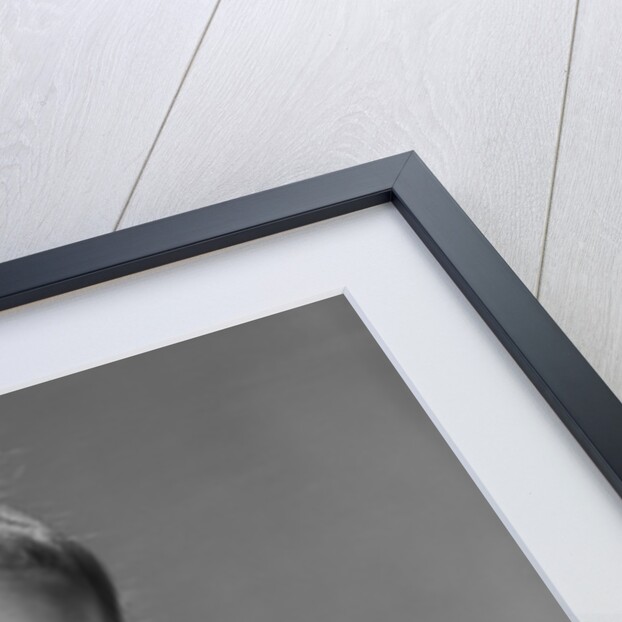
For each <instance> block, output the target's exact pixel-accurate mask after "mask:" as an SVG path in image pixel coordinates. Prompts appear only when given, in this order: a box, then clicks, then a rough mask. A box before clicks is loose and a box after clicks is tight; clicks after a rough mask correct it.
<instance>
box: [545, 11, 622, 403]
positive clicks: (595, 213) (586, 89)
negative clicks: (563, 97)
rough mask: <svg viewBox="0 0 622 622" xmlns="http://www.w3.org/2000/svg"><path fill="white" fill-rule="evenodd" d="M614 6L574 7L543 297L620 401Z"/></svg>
mask: <svg viewBox="0 0 622 622" xmlns="http://www.w3.org/2000/svg"><path fill="white" fill-rule="evenodd" d="M621 42H622V4H621V3H620V2H617V1H616V0H599V2H581V5H580V9H579V16H578V21H577V33H576V38H575V45H574V52H573V58H572V65H571V71H570V80H569V85H568V101H567V107H566V114H565V123H564V127H563V132H562V140H561V149H560V154H559V162H558V169H557V179H556V183H555V192H554V195H553V203H552V207H551V221H550V226H549V236H548V242H547V246H546V256H545V261H544V270H543V275H542V287H541V300H542V302H543V304H544V306H545V307H546V308H547V310H548V311H549V312H550V313H551V314H552V315H553V317H554V318H555V320H556V321H557V322H558V324H559V325H560V326H561V327H562V328H563V329H564V330H565V331H566V332H567V334H568V335H569V336H570V338H571V339H572V340H573V341H574V342H575V344H576V345H577V346H578V347H579V349H580V350H581V351H582V352H583V353H584V354H585V356H586V357H587V358H588V360H589V361H590V362H591V363H592V365H593V366H594V367H595V368H596V369H597V370H598V371H599V373H600V374H601V375H602V377H603V378H604V379H605V381H606V382H607V383H608V384H609V385H610V386H611V388H612V389H613V390H614V392H616V393H617V395H618V397H620V398H621V399H622V119H621V116H620V111H621V110H622V44H621Z"/></svg>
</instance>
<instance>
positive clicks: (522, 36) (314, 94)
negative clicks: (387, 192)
mask: <svg viewBox="0 0 622 622" xmlns="http://www.w3.org/2000/svg"><path fill="white" fill-rule="evenodd" d="M573 14H574V2H573V0H555V1H553V2H546V3H543V2H536V1H531V2H523V3H510V2H498V0H488V1H486V2H459V3H456V2H454V1H451V0H442V1H439V0H426V1H421V2H411V1H410V0H408V1H402V0H390V1H388V0H385V1H382V2H380V1H375V0H365V1H364V2H363V1H361V0H344V1H343V2H339V3H335V2H329V1H320V2H306V1H303V0H298V1H292V2H289V3H287V4H286V5H284V4H283V3H282V2H279V1H277V0H263V1H260V2H245V1H243V0H225V1H224V2H223V3H222V5H221V6H220V8H219V10H218V12H217V14H216V16H215V18H214V21H213V23H212V25H211V26H210V29H209V33H208V35H207V37H206V40H205V41H204V43H203V46H202V48H201V50H200V51H199V54H198V55H197V58H196V59H195V62H194V64H193V67H192V69H191V71H190V73H189V75H188V79H187V81H186V83H185V84H184V87H183V89H182V91H181V93H180V96H179V98H178V99H177V102H176V104H175V106H174V108H173V111H172V113H171V116H170V118H169V121H168V123H167V124H166V127H165V128H164V130H163V132H162V134H161V136H160V140H159V141H158V143H157V145H156V148H155V150H154V152H153V154H152V157H151V159H150V161H149V163H148V165H147V167H146V169H145V172H144V174H143V176H142V178H141V180H140V182H139V184H138V186H137V190H136V192H135V194H134V196H133V197H132V200H131V201H130V203H129V207H128V210H127V212H126V213H125V215H124V218H123V219H122V222H121V226H122V227H128V226H130V225H134V224H138V223H141V222H145V221H149V220H153V219H155V218H160V217H163V216H167V215H170V214H173V213H177V212H180V211H184V210H189V209H192V208H197V207H201V206H203V205H207V204H210V203H214V202H217V201H222V200H225V199H229V198H233V197H235V196H240V195H244V194H247V193H250V192H256V191H259V190H263V189H266V188H270V187H273V186H276V185H280V184H284V183H287V182H291V181H296V180H298V179H301V178H305V177H308V176H312V175H319V174H322V173H325V172H327V171H331V170H335V169H338V168H343V167H346V166H351V165H354V164H359V163H361V162H365V161H368V160H372V159H376V158H380V157H384V156H387V155H391V154H394V153H399V152H402V151H406V150H410V149H415V150H416V151H417V152H418V153H419V154H420V155H421V156H422V158H423V159H424V160H425V161H426V163H427V164H428V165H429V167H430V168H431V169H432V171H433V172H434V174H435V175H437V177H439V179H440V180H441V181H442V182H443V183H444V184H445V185H446V187H447V188H448V190H449V191H450V192H451V193H452V194H453V196H454V197H455V198H456V199H457V201H458V202H459V203H460V204H461V205H462V206H463V208H465V210H466V211H467V212H468V213H469V214H470V215H471V216H472V218H473V219H474V220H475V222H476V223H477V224H478V225H479V226H480V227H481V228H482V230H483V231H484V233H485V234H486V235H487V236H488V237H489V238H490V239H491V241H492V242H493V244H494V245H495V246H496V247H497V249H498V250H499V251H500V252H501V253H502V255H504V257H505V258H506V259H507V260H508V261H509V263H510V264H511V265H512V267H513V268H514V269H515V270H516V271H517V273H518V274H519V276H520V277H521V278H522V279H523V280H524V282H525V283H526V284H527V285H528V286H529V287H531V288H533V287H534V285H535V283H536V280H537V274H538V271H539V262H540V251H541V244H542V236H543V229H544V222H545V213H546V208H547V202H548V195H549V191H550V183H551V175H552V166H553V160H554V155H555V147H556V139H557V129H558V122H559V115H560V109H561V101H562V94H563V88H564V75H565V69H566V64H567V59H568V51H569V45H570V38H571V31H572V23H573Z"/></svg>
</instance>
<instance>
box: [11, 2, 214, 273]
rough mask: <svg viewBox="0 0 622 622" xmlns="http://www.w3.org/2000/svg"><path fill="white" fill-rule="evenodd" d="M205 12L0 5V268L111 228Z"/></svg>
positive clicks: (203, 5) (201, 8)
mask: <svg viewBox="0 0 622 622" xmlns="http://www.w3.org/2000/svg"><path fill="white" fill-rule="evenodd" d="M214 4H215V0H186V1H185V2H184V3H183V4H181V5H178V4H177V3H171V2H165V1H164V0H156V1H153V0H134V1H133V2H98V1H96V0H81V1H80V2H21V1H20V0H11V1H9V2H2V3H0V28H1V31H0V111H1V113H2V114H1V116H0V261H4V260H7V259H11V258H14V257H17V256H21V255H26V254H29V253H32V252H36V251H40V250H44V249H47V248H51V247H53V246H58V245H61V244H66V243H69V242H73V241H75V240H79V239H82V238H85V237H90V236H93V235H96V234H100V233H105V232H108V231H111V230H112V229H113V228H114V226H115V223H116V221H117V219H118V217H119V215H120V213H121V211H122V209H123V206H124V205H125V203H126V201H127V198H128V196H129V194H130V191H131V188H132V186H133V184H134V181H135V180H136V178H137V176H138V173H139V171H140V169H141V167H142V165H143V162H144V161H145V158H146V156H147V153H148V151H149V149H150V147H151V145H152V143H153V140H154V138H155V136H156V134H157V131H158V128H159V126H160V124H161V123H162V120H163V118H164V116H165V114H166V111H167V109H168V107H169V105H170V103H171V101H172V99H173V97H174V94H175V92H176V90H177V88H178V85H179V83H180V81H181V79H182V77H183V75H184V72H185V70H186V68H187V65H188V63H189V61H190V59H191V57H192V54H193V52H194V50H195V49H196V46H197V44H198V42H199V41H200V38H201V35H202V33H203V30H204V28H205V25H206V24H207V21H208V19H209V17H210V15H211V11H212V10H213V7H214Z"/></svg>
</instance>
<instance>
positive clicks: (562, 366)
mask: <svg viewBox="0 0 622 622" xmlns="http://www.w3.org/2000/svg"><path fill="white" fill-rule="evenodd" d="M389 201H392V202H393V204H394V205H395V207H396V208H397V209H398V211H399V212H400V214H401V215H402V216H403V217H404V219H405V220H406V221H407V222H408V224H409V225H410V226H411V227H412V229H413V230H414V231H415V232H416V234H417V235H418V236H419V237H420V238H421V240H422V241H423V242H424V244H425V245H426V247H427V248H428V249H429V250H430V252H431V253H432V255H433V256H434V257H435V258H436V259H437V260H438V262H439V263H440V264H441V265H442V266H443V268H444V269H445V271H446V272H447V274H448V275H449V276H450V277H451V278H452V280H453V281H454V282H455V283H456V285H457V286H458V287H459V288H460V290H461V291H462V293H463V294H464V295H465V296H466V298H467V299H468V300H469V302H470V303H471V304H472V305H473V307H474V308H475V309H476V310H477V312H478V313H479V314H480V316H481V317H482V318H483V320H484V321H485V322H486V324H487V325H488V326H489V327H490V329H491V330H492V331H493V332H494V334H495V335H496V336H497V338H498V339H499V340H500V341H501V343H502V344H503V345H504V346H505V348H506V349H507V350H508V352H509V353H510V354H511V355H512V357H513V358H514V360H515V361H516V362H517V363H518V365H519V366H520V367H521V369H522V370H523V371H524V372H525V374H526V375H527V377H528V378H529V379H530V380H531V382H532V383H533V384H534V385H535V386H536V388H537V389H538V390H539V391H540V393H541V394H542V395H543V396H544V398H545V399H546V401H547V402H548V403H549V404H550V406H551V407H552V408H553V410H554V411H555V412H556V413H557V415H558V416H559V417H560V419H561V420H562V421H563V422H564V424H565V425H566V427H567V428H568V429H569V430H570V432H571V433H572V434H573V435H574V437H575V438H576V439H577V441H578V442H579V443H580V445H581V446H582V447H583V449H584V450H585V451H586V452H587V453H588V455H589V456H590V457H591V459H592V460H593V461H594V463H595V464H596V465H597V466H598V468H599V469H600V470H601V472H602V473H603V475H604V476H605V477H606V478H607V480H608V481H609V482H610V483H611V485H612V486H613V487H614V489H615V490H616V491H617V492H618V494H619V495H620V496H622V403H620V401H619V400H618V399H617V398H616V397H615V395H614V394H613V392H612V391H611V390H610V389H609V388H608V387H607V385H606V384H605V383H604V382H603V380H602V379H601V378H600V377H599V376H598V374H597V373H596V372H595V371H594V369H592V367H591V366H590V365H589V363H588V362H587V361H586V360H585V358H584V357H583V356H582V355H581V354H580V352H579V351H578V350H577V349H576V348H575V347H574V345H573V344H572V342H571V341H570V340H569V339H568V338H567V337H566V335H565V334H564V333H563V332H562V330H561V329H560V328H559V327H558V326H557V324H555V322H554V321H553V320H552V318H551V317H550V316H549V315H548V314H547V313H546V311H545V310H544V309H543V308H542V306H541V305H540V303H539V302H538V301H537V300H536V298H535V297H534V296H533V295H532V294H531V292H530V291H529V290H528V289H527V288H526V287H525V286H524V285H523V283H522V282H521V281H520V279H519V278H518V277H517V276H516V275H515V274H514V272H513V271H512V270H511V268H510V267H509V266H508V265H507V264H506V263H505V261H504V260H503V259H502V258H501V256H500V255H499V254H498V253H497V252H496V251H495V249H494V248H493V247H492V245H491V244H490V243H489V242H488V240H487V239H486V238H485V237H484V236H483V235H482V233H481V232H480V231H479V230H478V229H477V227H476V226H475V225H474V224H473V222H472V221H471V220H470V219H469V218H468V216H467V215H466V214H465V213H464V211H463V210H462V209H461V208H460V206H459V205H458V204H457V203H456V202H455V201H454V200H453V199H452V197H451V196H450V195H449V193H448V192H447V191H446V190H445V188H443V186H442V185H441V184H440V182H439V181H438V180H437V179H436V177H434V175H433V174H432V173H431V172H430V170H429V169H428V168H427V167H426V166H425V165H424V164H423V162H422V161H421V160H420V159H419V158H418V157H417V155H416V154H415V153H414V152H408V153H404V154H400V155H396V156H391V157H389V158H384V159H382V160H377V161H374V162H369V163H367V164H362V165H360V166H355V167H352V168H348V169H344V170H342V171H337V172H335V173H329V174H327V175H322V176H320V177H314V178H312V179H307V180H305V181H300V182H296V183H293V184H288V185H286V186H281V187H279V188H275V189H273V190H267V191H265V192H259V193H257V194H252V195H248V196H245V197H241V198H239V199H234V200H231V201H226V202H224V203H218V204H216V205H212V206H209V207H204V208H201V209H198V210H193V211H190V212H186V213H183V214H179V215H176V216H171V217H169V218H163V219H161V220H157V221H154V222H150V223H146V224H144V225H139V226H137V227H131V228H128V229H123V230H121V231H117V232H114V233H109V234H106V235H102V236H98V237H95V238H91V239H89V240H83V241H81V242H77V243H75V244H68V245H66V246H62V247H59V248H55V249H52V250H49V251H44V252H42V253H36V254H34V255H29V256H27V257H23V258H19V259H15V260H13V261H8V262H5V263H3V264H0V310H4V309H9V308H11V307H16V306H19V305H22V304H25V303H29V302H34V301H36V300H41V299H43V298H47V297H50V296H54V295H57V294H62V293H65V292H69V291H72V290H76V289H79V288H82V287H86V286H88V285H93V284H95V283H101V282H103V281H107V280H110V279H114V278H117V277H121V276H125V275H128V274H132V273H135V272H139V271H141V270H145V269H148V268H154V267H156V266H161V265H164V264H167V263H171V262H174V261H178V260H180V259H185V258H188V257H192V256H194V255H199V254H202V253H206V252H209V251H213V250H217V249H220V248H225V247H227V246H233V245H235V244H239V243H241V242H247V241H249V240H254V239H257V238H260V237H263V236H266V235H270V234H272V233H277V232H280V231H286V230H288V229H293V228H295V227H298V226H301V225H306V224H310V223H313V222H317V221H320V220H324V219H327V218H332V217H333V216H339V215H341V214H346V213H348V212H353V211H356V210H359V209H364V208H366V207H371V206H373V205H378V204H380V203H386V202H389Z"/></svg>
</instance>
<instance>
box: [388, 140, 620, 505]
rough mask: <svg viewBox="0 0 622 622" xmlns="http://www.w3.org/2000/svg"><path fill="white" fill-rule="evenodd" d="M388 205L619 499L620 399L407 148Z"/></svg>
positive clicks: (419, 160)
mask: <svg viewBox="0 0 622 622" xmlns="http://www.w3.org/2000/svg"><path fill="white" fill-rule="evenodd" d="M393 195H394V196H393V203H394V205H395V206H396V208H397V209H398V211H399V212H400V213H401V214H402V216H403V217H404V219H405V220H406V221H407V222H408V224H409V225H410V226H411V227H412V229H413V230H414V231H415V232H416V233H417V235H418V236H419V238H420V239H421V240H422V241H423V243H424V244H425V245H426V247H427V248H428V250H429V251H430V252H431V253H432V255H433V256H434V257H435V259H436V260H437V261H438V262H439V263H440V264H441V266H442V267H443V269H444V270H445V271H446V272H447V274H448V275H449V277H450V278H451V279H452V280H453V281H454V283H455V284H456V285H457V286H458V288H459V289H460V291H461V292H462V293H463V294H464V296H465V297H466V298H467V300H468V301H469V302H470V303H471V305H472V306H473V307H474V308H475V310H476V311H477V313H478V314H479V315H480V316H481V317H482V319H483V320H484V322H486V324H487V325H488V327H489V328H490V329H491V330H492V332H493V333H494V334H495V336H496V337H497V338H498V339H499V341H500V342H501V343H502V344H503V346H504V347H505V349H506V350H507V351H508V352H509V354H510V355H511V356H512V358H513V359H514V360H515V361H516V363H517V364H518V365H519V367H520V368H521V369H522V370H523V372H524V373H525V374H526V375H527V377H528V378H529V380H530V381H531V382H532V384H533V385H534V386H535V387H536V388H537V389H538V391H539V392H540V394H541V395H542V396H543V397H544V399H545V400H546V401H547V403H548V404H549V406H551V408H552V409H553V410H554V411H555V413H556V414H557V415H558V416H559V418H560V419H561V420H562V422H563V423H564V424H565V426H566V427H567V428H568V430H569V431H570V432H571V434H572V435H573V436H574V437H575V439H576V440H577V441H578V442H579V444H580V445H581V447H583V449H584V450H585V451H586V453H587V454H588V455H589V456H590V458H591V459H592V461H593V462H594V463H595V464H596V466H597V467H598V468H599V469H600V471H601V473H602V474H603V475H604V476H605V478H606V479H607V480H608V481H609V483H610V484H611V485H612V486H613V488H614V489H615V490H616V492H617V493H618V494H619V495H620V496H621V497H622V450H621V448H622V403H621V402H620V400H618V398H617V397H616V396H615V395H614V393H613V391H611V389H610V388H609V387H608V386H607V385H606V384H605V382H604V381H603V380H602V378H601V377H600V376H599V375H598V374H597V373H596V371H595V370H594V369H593V368H592V366H591V365H590V364H589V363H588V361H587V360H586V359H585V358H584V357H583V355H582V354H581V353H580V352H579V350H578V349H577V348H576V347H575V346H574V344H573V343H572V342H571V341H570V339H569V338H568V337H567V336H566V334H565V333H564V332H563V331H562V330H561V328H560V327H559V326H558V325H557V324H556V323H555V321H554V320H553V319H552V318H551V316H550V315H549V314H548V313H547V312H546V310H545V309H544V308H543V307H542V305H541V304H540V303H539V301H538V300H537V299H536V298H535V297H534V296H533V294H532V293H531V292H530V290H529V289H528V288H527V287H526V286H525V285H524V284H523V282H522V281H521V280H520V279H519V278H518V276H517V275H516V274H515V273H514V272H513V270H512V269H511V268H510V267H509V265H508V264H507V263H506V262H505V260H504V259H503V258H502V257H501V255H499V253H498V252H497V251H496V250H495V248H494V247H493V246H492V244H491V243H490V242H489V241H488V240H487V239H486V237H485V236H484V235H483V234H482V233H481V231H480V230H479V229H478V228H477V227H476V226H475V224H474V223H473V222H472V221H471V220H470V219H469V217H468V216H467V215H466V213H465V212H464V211H463V210H462V209H461V208H460V206H459V205H458V204H457V203H456V201H455V200H454V199H453V198H452V197H451V195H450V194H449V193H448V192H447V190H446V189H445V188H444V187H443V186H442V184H441V183H440V182H439V181H438V179H436V177H435V176H434V175H433V174H432V172H431V171H430V170H429V169H428V168H427V167H426V165H425V164H424V163H423V162H422V161H421V159H420V158H419V157H418V156H417V155H416V154H415V153H414V152H413V154H412V155H411V157H410V158H409V160H408V162H407V163H406V165H405V166H404V168H403V169H402V171H401V173H400V175H399V176H398V178H397V179H396V182H395V185H394V188H393Z"/></svg>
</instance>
